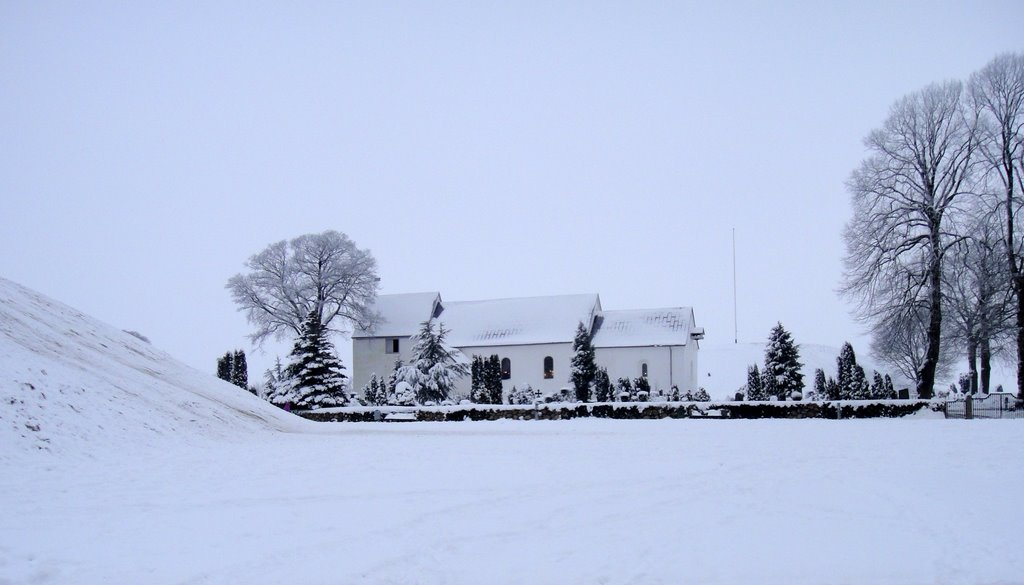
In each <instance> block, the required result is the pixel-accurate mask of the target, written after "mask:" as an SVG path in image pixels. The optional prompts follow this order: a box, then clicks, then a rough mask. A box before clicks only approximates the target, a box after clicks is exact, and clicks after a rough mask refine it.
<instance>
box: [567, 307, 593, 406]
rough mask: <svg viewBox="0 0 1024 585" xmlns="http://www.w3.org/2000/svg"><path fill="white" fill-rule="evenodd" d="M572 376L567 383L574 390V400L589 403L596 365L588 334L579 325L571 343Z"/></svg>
mask: <svg viewBox="0 0 1024 585" xmlns="http://www.w3.org/2000/svg"><path fill="white" fill-rule="evenodd" d="M572 351H573V356H572V374H571V375H570V376H569V381H570V382H572V385H573V388H574V389H575V390H576V400H578V401H580V402H589V401H590V391H591V388H592V387H593V385H594V378H595V376H597V364H596V363H595V361H594V346H593V344H592V343H591V342H590V334H589V333H587V329H586V328H585V327H584V326H583V323H580V324H579V325H577V327H576V338H575V339H574V340H573V342H572Z"/></svg>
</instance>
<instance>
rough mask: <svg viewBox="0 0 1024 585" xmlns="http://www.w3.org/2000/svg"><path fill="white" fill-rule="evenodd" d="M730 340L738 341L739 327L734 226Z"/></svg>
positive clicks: (733, 234) (734, 230)
mask: <svg viewBox="0 0 1024 585" xmlns="http://www.w3.org/2000/svg"><path fill="white" fill-rule="evenodd" d="M732 342H733V343H735V344H738V343H739V342H740V328H739V324H738V322H737V320H736V228H732Z"/></svg>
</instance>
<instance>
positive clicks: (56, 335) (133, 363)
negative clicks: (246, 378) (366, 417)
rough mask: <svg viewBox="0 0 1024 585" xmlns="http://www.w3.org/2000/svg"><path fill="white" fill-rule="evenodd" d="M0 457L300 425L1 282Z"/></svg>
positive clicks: (130, 339)
mask: <svg viewBox="0 0 1024 585" xmlns="http://www.w3.org/2000/svg"><path fill="white" fill-rule="evenodd" d="M0 407H2V408H0V445H2V448H0V458H10V457H14V456H18V455H24V454H25V453H26V452H27V451H32V450H43V451H46V452H49V453H51V454H53V455H59V456H77V455H85V456H88V455H90V454H93V453H95V452H97V450H113V451H116V452H124V451H125V450H134V449H140V448H147V447H148V448H160V447H163V446H164V445H166V444H167V443H168V442H171V443H185V444H190V443H192V442H193V441H195V440H197V439H200V438H210V437H221V438H228V437H238V436H239V435H240V434H244V433H247V432H252V431H257V430H266V429H269V428H274V429H282V430H284V429H290V430H297V429H299V428H308V427H307V425H306V424H304V423H305V422H306V421H303V420H301V419H298V418H297V417H294V416H290V415H287V414H286V413H283V412H281V411H280V410H279V409H277V408H274V407H272V406H270V405H269V404H267V403H266V402H264V401H262V400H259V399H257V398H256V397H255V396H253V395H251V394H249V393H248V392H245V391H243V390H241V389H239V388H238V387H237V386H233V385H231V384H228V383H226V382H223V381H222V380H219V379H217V378H216V377H215V376H212V375H210V374H205V373H202V372H199V371H196V370H195V369H192V368H190V367H188V366H186V365H184V364H182V363H180V362H178V361H176V360H174V359H173V358H171V357H170V356H168V355H167V354H165V353H163V352H161V351H159V350H157V349H155V348H154V347H153V346H151V345H149V344H148V343H146V342H144V341H141V340H140V339H138V338H136V337H134V336H132V335H129V334H127V333H125V332H123V331H120V330H118V329H116V328H113V327H110V326H109V325H106V324H103V323H100V322H98V321H96V320H95V319H92V318H90V317H87V316H85V315H83V314H82V313H80V312H78V311H76V310H74V309H72V308H70V307H68V306H66V305H63V304H61V303H58V302H56V301H53V300H50V299H48V298H46V297H44V296H42V295H40V294H38V293H35V292H33V291H31V290H29V289H27V288H24V287H22V286H20V285H17V284H15V283H13V282H11V281H9V280H5V279H3V278H0Z"/></svg>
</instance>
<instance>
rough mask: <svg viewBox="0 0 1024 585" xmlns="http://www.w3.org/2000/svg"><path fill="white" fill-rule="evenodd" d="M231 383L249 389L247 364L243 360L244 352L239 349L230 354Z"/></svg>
mask: <svg viewBox="0 0 1024 585" xmlns="http://www.w3.org/2000/svg"><path fill="white" fill-rule="evenodd" d="M231 383H232V384H234V385H235V386H238V387H239V388H244V389H246V390H248V389H249V365H248V364H247V363H246V361H245V352H244V351H242V350H240V349H239V350H236V351H235V354H234V355H233V356H231Z"/></svg>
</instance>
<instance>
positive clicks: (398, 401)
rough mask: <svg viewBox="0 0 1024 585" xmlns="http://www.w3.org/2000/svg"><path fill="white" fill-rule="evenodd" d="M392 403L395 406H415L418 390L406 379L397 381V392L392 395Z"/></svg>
mask: <svg viewBox="0 0 1024 585" xmlns="http://www.w3.org/2000/svg"><path fill="white" fill-rule="evenodd" d="M390 402H391V404H392V405H394V406H415V405H416V391H415V390H413V389H412V386H410V385H409V383H408V382H406V381H404V380H399V381H398V382H396V383H395V393H394V395H393V396H391V401H390Z"/></svg>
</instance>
